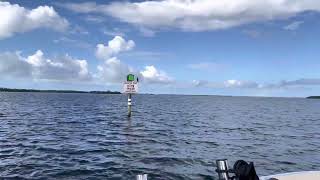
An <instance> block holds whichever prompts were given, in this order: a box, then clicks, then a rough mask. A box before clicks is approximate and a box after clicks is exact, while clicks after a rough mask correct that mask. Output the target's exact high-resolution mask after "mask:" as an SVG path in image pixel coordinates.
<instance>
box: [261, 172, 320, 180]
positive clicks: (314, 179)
mask: <svg viewBox="0 0 320 180" xmlns="http://www.w3.org/2000/svg"><path fill="white" fill-rule="evenodd" d="M272 178H274V179H272ZM260 179H261V180H271V179H272V180H320V171H304V172H293V173H285V174H277V175H271V176H264V177H261V178H260Z"/></svg>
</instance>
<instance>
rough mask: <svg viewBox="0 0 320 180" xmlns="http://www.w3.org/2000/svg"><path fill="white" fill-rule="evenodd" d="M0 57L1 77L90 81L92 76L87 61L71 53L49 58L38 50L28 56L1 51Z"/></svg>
mask: <svg viewBox="0 0 320 180" xmlns="http://www.w3.org/2000/svg"><path fill="white" fill-rule="evenodd" d="M0 59H1V61H0V75H1V77H7V78H30V79H37V80H50V81H90V80H91V78H92V77H91V74H90V73H89V71H88V63H87V61H86V60H80V59H75V58H72V57H70V56H69V55H65V56H62V57H60V58H55V59H48V58H45V57H44V54H43V52H42V51H41V50H38V51H37V52H36V53H35V54H33V55H30V56H28V57H26V58H24V57H22V56H20V55H19V54H18V53H10V52H6V53H1V54H0Z"/></svg>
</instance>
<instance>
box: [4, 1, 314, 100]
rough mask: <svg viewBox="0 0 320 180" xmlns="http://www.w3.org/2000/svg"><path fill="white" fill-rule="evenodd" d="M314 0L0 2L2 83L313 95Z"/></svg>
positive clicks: (173, 91) (94, 88)
mask: <svg viewBox="0 0 320 180" xmlns="http://www.w3.org/2000/svg"><path fill="white" fill-rule="evenodd" d="M319 10H320V3H319V2H313V1H310V0H301V1H298V2H295V1H290V0H285V1H281V2H280V1H279V2H276V1H272V0H267V1H264V2H262V1H258V0H257V1H252V0H250V1H249V0H243V1H233V0H223V1H221V0H220V1H213V0H202V1H200V0H199V1H190V0H161V1H143V0H142V1H136V2H134V1H108V2H107V3H106V2H105V1H96V2H92V1H90V2H86V1H22V2H20V1H9V2H0V15H1V17H3V19H4V23H0V75H1V77H0V80H1V81H0V87H11V88H36V89H73V90H107V89H110V90H118V91H121V88H122V82H123V81H124V78H125V75H126V74H127V73H129V72H133V73H135V74H136V75H138V76H139V77H140V79H141V80H142V81H141V83H140V88H139V89H140V90H141V92H143V93H175V94H218V95H245V96H298V97H303V96H309V95H319V90H320V88H319V86H320V71H319V69H320V63H319V58H318V56H319V55H318V54H319V52H320V51H319V50H320V46H319V45H318V44H319V40H318V38H317V36H316V35H317V34H318V32H319V30H320V22H319V20H318V19H319V17H320V14H319Z"/></svg>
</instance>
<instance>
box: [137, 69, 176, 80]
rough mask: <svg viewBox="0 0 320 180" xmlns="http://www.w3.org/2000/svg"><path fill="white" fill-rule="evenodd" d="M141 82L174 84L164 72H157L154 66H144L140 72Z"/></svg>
mask: <svg viewBox="0 0 320 180" xmlns="http://www.w3.org/2000/svg"><path fill="white" fill-rule="evenodd" d="M140 74H141V75H142V77H143V80H144V81H145V82H147V83H160V84H169V83H172V82H174V80H173V78H171V77H170V76H168V75H167V73H165V72H164V71H159V70H158V69H156V68H155V67H154V66H146V67H145V69H144V70H142V71H140Z"/></svg>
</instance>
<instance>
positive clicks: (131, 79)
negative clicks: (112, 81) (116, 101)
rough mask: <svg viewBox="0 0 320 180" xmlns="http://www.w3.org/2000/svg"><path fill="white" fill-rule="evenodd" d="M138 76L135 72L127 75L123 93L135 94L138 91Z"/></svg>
mask: <svg viewBox="0 0 320 180" xmlns="http://www.w3.org/2000/svg"><path fill="white" fill-rule="evenodd" d="M138 81H139V80H138V78H135V76H134V75H133V74H128V75H127V82H125V83H124V84H123V93H126V94H135V93H138Z"/></svg>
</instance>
